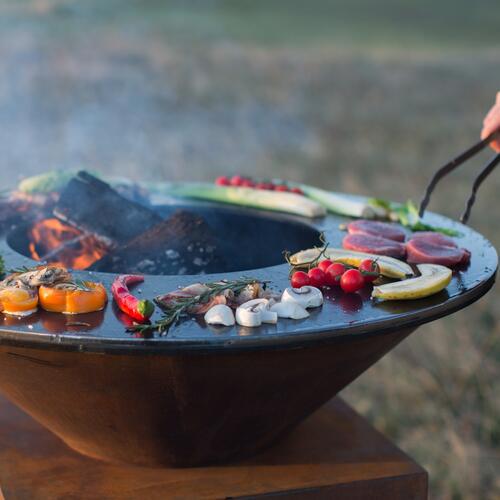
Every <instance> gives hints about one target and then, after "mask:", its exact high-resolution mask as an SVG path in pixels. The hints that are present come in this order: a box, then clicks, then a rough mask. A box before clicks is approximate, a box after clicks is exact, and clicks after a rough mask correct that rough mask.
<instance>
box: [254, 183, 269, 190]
mask: <svg viewBox="0 0 500 500" xmlns="http://www.w3.org/2000/svg"><path fill="white" fill-rule="evenodd" d="M255 187H256V188H257V189H269V184H268V183H267V182H257V184H255Z"/></svg>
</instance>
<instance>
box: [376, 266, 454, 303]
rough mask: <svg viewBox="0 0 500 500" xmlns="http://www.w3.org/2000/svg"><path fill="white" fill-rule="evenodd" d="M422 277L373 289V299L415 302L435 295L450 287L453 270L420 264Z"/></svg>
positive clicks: (419, 268)
mask: <svg viewBox="0 0 500 500" xmlns="http://www.w3.org/2000/svg"><path fill="white" fill-rule="evenodd" d="M417 268H418V270H419V271H420V276H418V277H416V278H412V279H409V280H404V281H397V282H395V283H388V284H387V285H380V286H375V287H373V292H372V297H373V298H376V299H380V300H413V299H421V298H423V297H428V296H430V295H434V294H436V293H438V292H440V291H441V290H443V289H444V288H446V287H447V286H448V284H449V283H450V281H451V270H450V269H448V268H447V267H444V266H440V265H438V264H419V265H418V266H417Z"/></svg>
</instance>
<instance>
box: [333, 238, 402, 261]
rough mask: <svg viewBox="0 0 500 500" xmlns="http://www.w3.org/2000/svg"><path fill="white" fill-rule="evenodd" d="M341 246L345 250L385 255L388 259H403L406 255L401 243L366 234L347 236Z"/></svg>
mask: <svg viewBox="0 0 500 500" xmlns="http://www.w3.org/2000/svg"><path fill="white" fill-rule="evenodd" d="M342 246H343V247H344V248H345V249H347V250H355V251H357V252H366V253H374V254H377V255H387V256H388V257H404V256H405V253H406V250H405V246H404V244H403V243H399V242H398V241H394V240H390V239H387V238H381V237H380V236H372V235H370V234H366V233H357V234H348V235H347V236H345V237H344V239H343V241H342Z"/></svg>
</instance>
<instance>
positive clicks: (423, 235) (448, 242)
mask: <svg viewBox="0 0 500 500" xmlns="http://www.w3.org/2000/svg"><path fill="white" fill-rule="evenodd" d="M411 239H412V240H415V239H419V240H422V241H426V242H427V243H432V244H433V245H440V246H444V247H452V248H457V246H458V245H457V244H456V243H455V242H454V241H453V240H452V239H451V238H450V237H449V236H445V235H444V234H442V233H434V232H432V231H421V232H418V233H413V234H412V235H411Z"/></svg>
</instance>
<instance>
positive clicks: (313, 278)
mask: <svg viewBox="0 0 500 500" xmlns="http://www.w3.org/2000/svg"><path fill="white" fill-rule="evenodd" d="M307 275H308V276H309V280H310V282H311V283H310V284H311V285H312V286H315V287H318V288H321V287H322V286H325V285H326V275H325V273H324V272H323V271H322V270H321V269H320V268H319V267H313V268H312V269H311V270H310V271H309V272H308V273H307Z"/></svg>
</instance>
